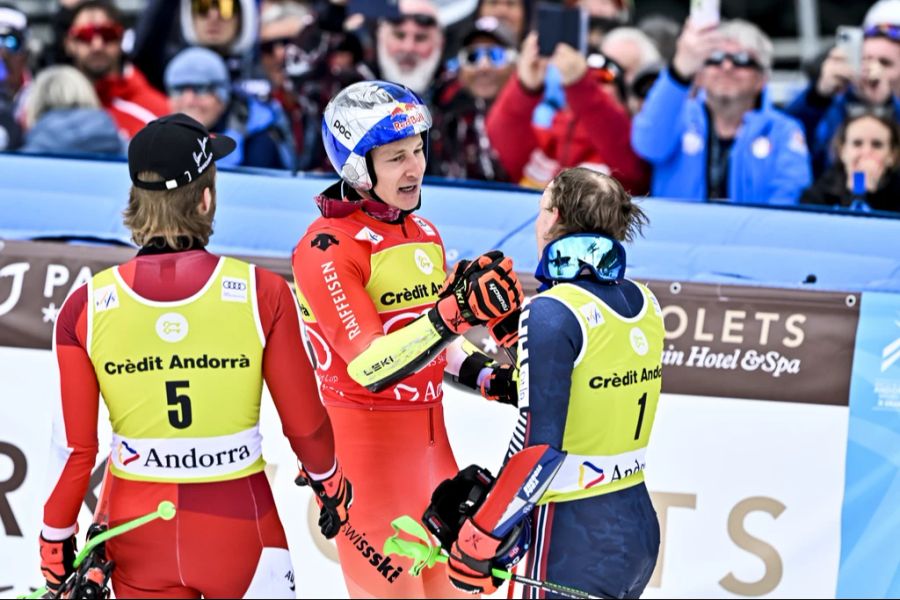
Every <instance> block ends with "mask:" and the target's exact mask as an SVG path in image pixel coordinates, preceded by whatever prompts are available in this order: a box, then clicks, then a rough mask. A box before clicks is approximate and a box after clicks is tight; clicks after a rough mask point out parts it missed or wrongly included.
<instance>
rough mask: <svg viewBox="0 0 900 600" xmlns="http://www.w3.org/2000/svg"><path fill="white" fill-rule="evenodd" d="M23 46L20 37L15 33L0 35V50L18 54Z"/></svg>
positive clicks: (23, 43)
mask: <svg viewBox="0 0 900 600" xmlns="http://www.w3.org/2000/svg"><path fill="white" fill-rule="evenodd" d="M24 46H25V42H24V41H23V40H22V37H21V36H19V35H16V34H15V33H4V34H2V35H0V50H9V51H10V52H18V51H20V50H22V48H23V47H24Z"/></svg>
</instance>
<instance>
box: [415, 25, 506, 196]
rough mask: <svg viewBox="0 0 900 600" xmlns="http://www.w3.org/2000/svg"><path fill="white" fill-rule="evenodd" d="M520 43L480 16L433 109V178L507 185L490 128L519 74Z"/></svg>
mask: <svg viewBox="0 0 900 600" xmlns="http://www.w3.org/2000/svg"><path fill="white" fill-rule="evenodd" d="M515 45H516V43H515V39H514V38H513V34H512V32H511V31H510V30H509V29H507V27H506V26H505V25H504V24H503V23H502V22H501V21H500V20H499V19H496V18H495V17H481V18H480V19H478V20H477V21H475V23H474V24H473V26H472V28H471V29H470V30H469V31H467V32H466V33H465V35H464V36H463V38H462V48H461V49H460V51H459V53H458V54H457V56H456V57H455V59H452V60H451V61H450V62H449V63H448V65H449V66H448V69H447V73H448V75H449V74H451V73H452V75H449V77H448V78H447V79H445V80H444V81H442V82H441V85H440V86H439V88H438V90H437V92H436V93H435V96H434V100H433V104H434V107H435V111H434V127H433V129H432V134H431V135H432V137H431V148H430V150H431V156H432V159H431V161H430V162H429V165H428V166H429V171H428V172H429V174H432V175H440V176H442V177H450V178H455V179H473V180H480V181H506V180H507V176H506V172H505V171H504V170H503V167H502V166H501V165H500V161H499V159H498V157H497V154H496V152H495V151H494V149H493V148H492V147H491V143H490V140H489V139H488V136H487V128H486V126H485V123H486V120H487V113H488V110H489V109H490V107H491V105H492V104H493V102H494V99H495V98H496V97H497V94H498V93H499V92H500V90H501V89H502V88H503V85H504V84H505V83H506V81H507V79H509V77H510V76H511V75H512V74H513V73H514V72H515V69H516V62H515V61H516V50H515Z"/></svg>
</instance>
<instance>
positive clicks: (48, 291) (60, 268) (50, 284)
mask: <svg viewBox="0 0 900 600" xmlns="http://www.w3.org/2000/svg"><path fill="white" fill-rule="evenodd" d="M67 281H69V269H68V268H67V267H66V266H65V265H55V264H52V263H51V264H49V265H47V278H46V279H44V298H49V297H50V296H52V295H53V288H55V287H59V286H61V285H65V284H66V282H67Z"/></svg>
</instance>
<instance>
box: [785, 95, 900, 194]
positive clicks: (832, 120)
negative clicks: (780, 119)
mask: <svg viewBox="0 0 900 600" xmlns="http://www.w3.org/2000/svg"><path fill="white" fill-rule="evenodd" d="M817 100H818V102H817ZM823 100H824V99H822V98H820V97H818V95H817V94H816V93H815V88H814V87H813V86H810V87H808V88H807V89H806V90H804V91H803V92H802V93H801V94H800V95H798V96H797V97H796V98H794V101H793V102H791V103H790V105H788V107H787V108H785V109H784V110H785V112H786V113H788V114H789V115H791V116H792V117H794V118H796V119H797V120H799V121H800V122H801V123H802V124H803V127H804V129H806V143H807V144H808V145H809V150H810V152H811V153H812V167H813V174H814V175H815V177H816V178H818V177H819V176H820V175H822V174H823V173H824V172H825V171H826V170H827V169H828V167H830V166H831V165H832V164H834V160H832V156H831V140H832V139H833V138H834V134H836V133H837V130H838V128H839V127H840V126H841V123H843V122H844V120H846V118H847V107H848V105H850V104H856V103H859V102H860V101H859V100H858V99H857V98H856V96H855V95H854V94H853V92H845V93H843V94H838V95H837V96H835V97H834V99H833V100H832V101H831V102H830V103H829V104H825V105H822V104H821V103H822V101H823ZM891 103H892V104H893V106H894V115H900V99H898V98H897V97H896V96H893V97H891Z"/></svg>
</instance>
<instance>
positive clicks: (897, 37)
mask: <svg viewBox="0 0 900 600" xmlns="http://www.w3.org/2000/svg"><path fill="white" fill-rule="evenodd" d="M863 37H866V38H872V37H884V38H887V39H889V40H893V41H895V42H900V26H897V25H891V24H889V23H881V24H880V25H871V26H869V27H866V28H865V30H864V31H863Z"/></svg>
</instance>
